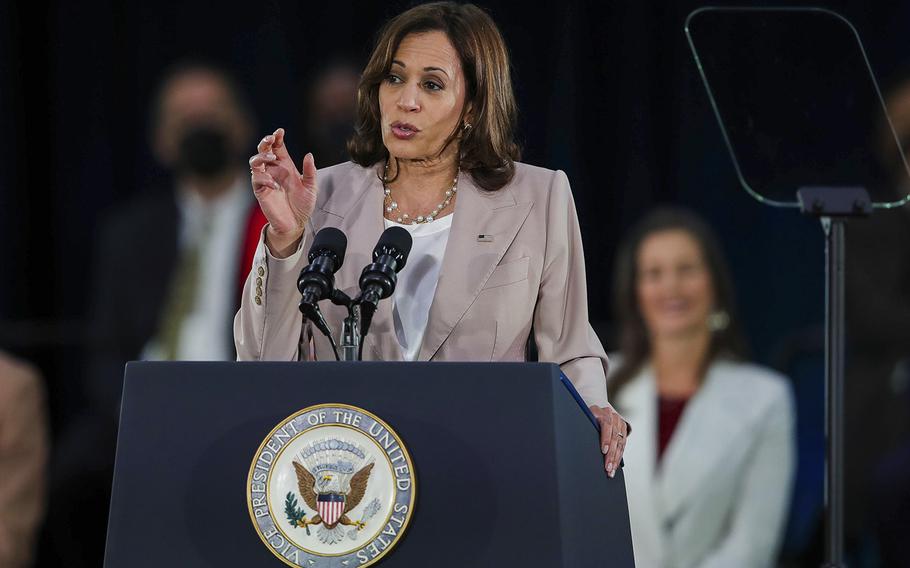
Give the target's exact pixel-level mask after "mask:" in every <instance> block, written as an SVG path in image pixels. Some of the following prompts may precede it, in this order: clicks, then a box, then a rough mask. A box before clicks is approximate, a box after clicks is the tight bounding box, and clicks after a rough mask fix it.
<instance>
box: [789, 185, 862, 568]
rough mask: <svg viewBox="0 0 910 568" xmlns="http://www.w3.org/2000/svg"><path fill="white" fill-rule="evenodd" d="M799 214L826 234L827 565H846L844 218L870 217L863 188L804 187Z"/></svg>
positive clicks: (843, 567) (840, 567)
mask: <svg viewBox="0 0 910 568" xmlns="http://www.w3.org/2000/svg"><path fill="white" fill-rule="evenodd" d="M796 195H797V197H798V198H799V202H800V205H801V208H802V211H803V213H806V214H807V215H812V216H814V217H818V218H820V219H821V223H822V229H823V230H824V232H825V446H826V447H825V450H826V451H825V563H824V564H823V566H824V568H846V564H845V563H844V329H845V327H846V323H845V314H844V286H845V279H844V276H845V267H844V264H845V257H846V250H845V246H846V237H845V232H846V231H845V229H846V224H847V219H849V218H855V217H867V216H869V214H870V213H871V212H872V205H871V202H870V200H869V194H868V192H867V191H866V190H865V189H864V188H861V187H804V188H801V189H800V190H799V191H797V192H796Z"/></svg>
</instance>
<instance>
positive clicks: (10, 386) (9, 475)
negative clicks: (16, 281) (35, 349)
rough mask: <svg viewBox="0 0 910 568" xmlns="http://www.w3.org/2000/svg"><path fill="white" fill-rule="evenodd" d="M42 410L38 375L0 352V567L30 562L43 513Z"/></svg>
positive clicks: (15, 567) (44, 428)
mask: <svg viewBox="0 0 910 568" xmlns="http://www.w3.org/2000/svg"><path fill="white" fill-rule="evenodd" d="M47 438H48V434H47V411H46V409H45V403H44V388H43V386H42V383H41V378H40V376H39V375H38V373H37V372H36V371H35V370H34V369H33V368H32V367H31V366H28V365H26V364H24V363H22V362H19V361H16V360H14V359H13V358H12V357H10V356H8V355H6V354H4V353H2V352H0V566H3V567H4V568H20V567H25V566H30V562H31V560H32V553H33V550H32V548H33V545H34V542H35V536H36V531H37V528H38V523H39V521H41V518H42V517H43V514H44V493H45V490H44V481H45V464H46V462H47V444H48V442H47Z"/></svg>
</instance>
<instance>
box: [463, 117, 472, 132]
mask: <svg viewBox="0 0 910 568" xmlns="http://www.w3.org/2000/svg"><path fill="white" fill-rule="evenodd" d="M461 129H462V130H464V131H465V132H467V131H468V130H470V129H471V123H470V122H468V121H467V120H466V121H464V124H463V125H462V127H461Z"/></svg>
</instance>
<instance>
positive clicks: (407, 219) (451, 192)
mask: <svg viewBox="0 0 910 568" xmlns="http://www.w3.org/2000/svg"><path fill="white" fill-rule="evenodd" d="M458 173H459V172H458V171H456V172H455V179H453V180H452V188H451V189H447V190H446V193H445V199H443V200H442V203H440V204H439V205H437V206H436V207H435V208H434V209H433V211H431V212H430V213H429V214H428V215H425V216H424V215H418V216H417V217H411V216H410V215H408V214H407V213H404V212H402V211H401V209H399V207H398V203H397V202H396V201H395V200H394V199H392V189H391V188H390V187H388V186H387V185H386V182H387V181H388V179H389V162H388V160H386V163H385V172H383V174H382V189H383V191H384V192H385V199H384V201H383V203H384V205H385V212H386V213H394V212H395V211H397V212H398V218H397V219H396V221H397V222H398V223H401V224H404V225H418V224H420V223H429V222H431V221H433V220H434V219H435V218H436V216H437V215H439V213H440V212H441V211H442V210H444V209H445V208H446V207H448V206H449V204H450V203H451V202H452V200H453V199H454V198H455V193H456V192H457V191H458Z"/></svg>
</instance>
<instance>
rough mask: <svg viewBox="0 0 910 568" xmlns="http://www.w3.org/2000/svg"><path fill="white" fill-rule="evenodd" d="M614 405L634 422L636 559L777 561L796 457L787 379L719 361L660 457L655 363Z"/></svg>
mask: <svg viewBox="0 0 910 568" xmlns="http://www.w3.org/2000/svg"><path fill="white" fill-rule="evenodd" d="M612 360H613V362H614V364H618V360H619V359H618V357H612ZM613 402H614V404H615V405H616V408H617V410H619V411H620V412H622V413H623V416H624V417H625V418H626V419H627V420H628V421H629V422H631V423H633V424H635V435H634V436H630V437H629V442H628V445H627V446H626V450H625V453H624V455H623V457H624V459H625V462H626V467H625V476H626V477H625V479H626V493H627V497H628V500H629V520H630V522H631V525H632V546H633V548H634V550H635V565H636V566H637V567H638V568H696V567H697V568H729V567H733V566H735V567H737V568H764V567H770V566H773V565H774V563H775V561H776V558H777V550H778V547H779V545H780V541H781V536H782V534H783V530H784V524H785V522H786V516H787V506H788V504H789V502H790V489H791V486H792V483H793V476H794V469H795V462H796V441H795V439H794V432H793V429H794V422H795V410H794V404H793V397H792V395H791V393H790V388H789V384H788V381H787V380H786V379H785V378H784V377H783V376H781V375H779V374H777V373H775V372H773V371H771V370H770V369H765V368H763V367H759V366H757V365H750V364H745V363H734V362H729V361H716V362H714V363H713V364H712V365H711V367H710V369H709V370H708V374H707V375H706V377H705V382H704V383H703V384H702V386H701V387H700V388H699V390H698V392H697V393H696V394H695V395H694V396H693V397H692V399H690V400H689V402H688V403H687V405H686V408H685V410H684V411H683V414H682V416H681V417H680V420H679V422H678V423H677V425H676V430H675V431H674V432H673V437H672V438H670V443H669V445H668V446H667V448H666V449H665V450H664V454H663V457H662V459H661V461H660V463H657V461H656V457H657V433H658V423H657V422H658V419H657V388H656V383H655V379H654V374H653V373H652V372H651V370H650V369H648V368H646V369H644V370H643V371H642V372H641V373H639V374H638V375H637V376H636V377H635V378H634V379H633V380H632V381H631V382H630V383H628V384H627V385H626V386H625V388H623V389H622V390H621V391H620V392H619V393H618V394H617V395H616V397H615V400H614V401H613Z"/></svg>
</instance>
